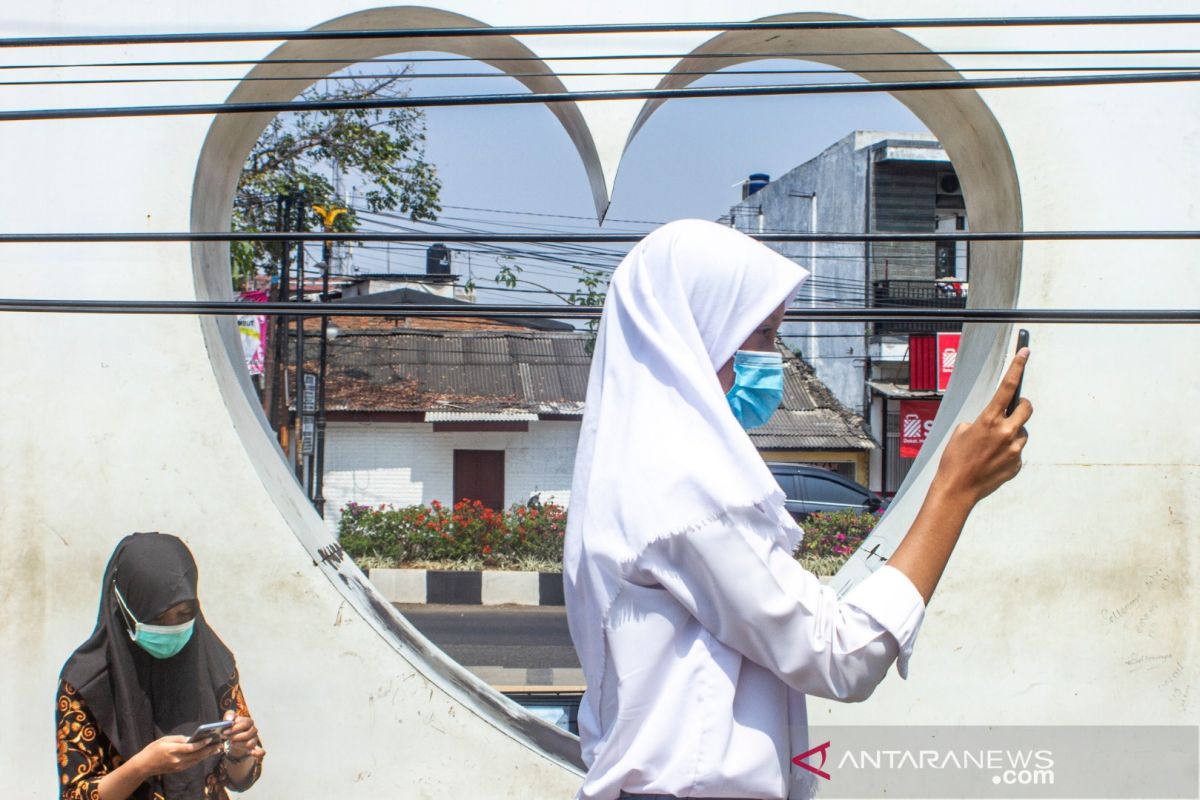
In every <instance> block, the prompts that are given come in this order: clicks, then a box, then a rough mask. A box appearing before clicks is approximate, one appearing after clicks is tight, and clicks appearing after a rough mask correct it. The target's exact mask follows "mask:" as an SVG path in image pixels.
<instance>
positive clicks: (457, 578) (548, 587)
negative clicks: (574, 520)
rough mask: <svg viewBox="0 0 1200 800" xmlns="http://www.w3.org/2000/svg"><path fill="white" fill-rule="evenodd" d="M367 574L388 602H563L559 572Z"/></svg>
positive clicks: (409, 571)
mask: <svg viewBox="0 0 1200 800" xmlns="http://www.w3.org/2000/svg"><path fill="white" fill-rule="evenodd" d="M367 575H368V576H369V577H370V578H371V583H373V584H375V588H376V589H378V590H379V591H380V593H381V594H383V596H384V597H385V598H387V600H388V602H391V603H446V604H451V605H469V606H479V605H483V606H498V605H518V606H561V605H564V600H563V588H562V573H561V572H504V571H500V570H482V571H473V572H466V571H464V572H450V571H443V570H432V569H370V570H367Z"/></svg>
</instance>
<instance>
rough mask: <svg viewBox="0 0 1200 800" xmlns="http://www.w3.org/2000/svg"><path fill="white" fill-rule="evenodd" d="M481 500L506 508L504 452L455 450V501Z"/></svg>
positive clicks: (495, 506)
mask: <svg viewBox="0 0 1200 800" xmlns="http://www.w3.org/2000/svg"><path fill="white" fill-rule="evenodd" d="M464 497H465V498H467V499H469V500H479V501H481V502H482V503H483V504H484V505H485V506H487V507H488V508H491V509H494V510H496V511H500V510H502V509H503V508H504V451H503V450H455V451H454V502H455V503H457V502H458V501H459V500H462V499H463V498H464Z"/></svg>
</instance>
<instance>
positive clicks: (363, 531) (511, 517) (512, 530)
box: [338, 499, 879, 575]
mask: <svg viewBox="0 0 1200 800" xmlns="http://www.w3.org/2000/svg"><path fill="white" fill-rule="evenodd" d="M878 521H879V517H878V515H877V514H860V513H856V512H853V511H834V512H827V513H822V514H813V515H812V516H811V517H809V519H808V520H807V521H806V522H804V523H803V525H802V527H803V528H804V538H803V539H802V540H801V542H800V546H799V547H798V548H797V549H796V553H795V556H796V558H797V559H798V560H799V561H800V563H801V564H802V565H804V567H805V568H806V569H809V570H811V571H813V572H816V573H817V574H822V575H831V574H833V573H834V572H836V571H837V569H838V568H839V567H841V565H842V564H843V563H845V561H846V559H847V558H849V556H850V554H851V553H853V552H854V551H855V549H857V548H858V546H859V545H860V544H861V543H862V540H863V539H865V538H866V536H867V534H869V533H870V532H871V529H872V528H874V527H875V524H876V523H877V522H878ZM566 529H567V511H566V509H565V508H563V507H562V506H559V505H555V504H554V503H541V504H531V505H513V506H511V507H510V508H509V509H508V510H506V511H493V510H492V509H490V508H486V507H484V505H483V503H481V502H479V501H478V500H466V499H464V500H460V501H458V502H457V503H455V504H454V507H453V508H449V507H447V506H444V505H442V504H441V503H439V502H438V501H437V500H434V501H433V502H432V503H430V504H429V505H428V506H423V505H421V506H403V507H401V508H394V507H392V506H389V505H386V504H385V505H381V506H378V507H372V506H364V505H359V504H358V503H347V504H346V506H345V507H343V508H342V518H341V521H340V522H339V523H338V541H339V542H340V543H341V545H342V547H343V548H345V550H346V552H347V553H348V554H349V555H350V556H351V557H352V558H354V559H355V560H357V561H359V562H360V563H361V564H364V565H366V564H369V565H372V566H403V565H408V564H418V563H438V564H447V563H452V564H454V565H461V566H459V567H458V568H462V569H478V568H480V567H485V568H500V569H521V568H523V567H527V566H528V565H529V564H531V563H536V564H559V565H561V564H562V557H563V536H564V534H565V533H566Z"/></svg>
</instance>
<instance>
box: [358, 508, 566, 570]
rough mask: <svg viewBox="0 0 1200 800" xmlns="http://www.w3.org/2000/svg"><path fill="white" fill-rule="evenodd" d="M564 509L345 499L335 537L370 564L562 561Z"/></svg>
mask: <svg viewBox="0 0 1200 800" xmlns="http://www.w3.org/2000/svg"><path fill="white" fill-rule="evenodd" d="M566 526H567V513H566V510H565V509H564V508H562V506H558V505H555V504H553V503H540V504H537V505H528V506H524V505H514V506H512V507H511V508H510V509H508V510H507V511H494V510H492V509H490V508H487V507H485V506H484V505H483V503H481V502H480V501H478V500H474V501H472V500H467V499H463V500H460V501H459V502H457V503H455V504H454V507H453V508H448V507H446V506H444V505H442V504H441V503H440V502H438V501H437V500H434V501H433V502H432V503H430V504H429V506H406V507H402V508H393V507H392V506H389V505H386V504H385V505H381V506H379V507H378V508H373V507H371V506H364V505H359V504H358V503H348V504H347V505H346V506H345V507H344V508H343V509H342V518H341V521H340V522H339V523H338V541H339V542H340V543H341V545H342V547H343V548H345V550H346V552H347V553H348V554H349V555H350V556H351V557H353V558H355V559H360V560H362V561H364V562H369V563H373V564H381V563H391V564H395V565H400V564H411V563H414V562H428V561H437V562H440V561H452V562H468V561H482V563H483V564H484V565H485V566H495V567H504V566H508V567H513V566H516V565H518V564H519V563H522V562H529V561H530V560H535V561H552V562H555V563H561V562H562V550H563V544H562V543H563V535H564V534H565V532H566Z"/></svg>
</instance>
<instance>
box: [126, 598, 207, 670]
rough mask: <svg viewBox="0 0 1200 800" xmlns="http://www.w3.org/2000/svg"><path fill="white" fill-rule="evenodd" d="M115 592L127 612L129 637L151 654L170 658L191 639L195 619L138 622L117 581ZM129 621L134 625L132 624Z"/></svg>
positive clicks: (156, 656)
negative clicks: (151, 622) (165, 622)
mask: <svg viewBox="0 0 1200 800" xmlns="http://www.w3.org/2000/svg"><path fill="white" fill-rule="evenodd" d="M113 592H114V593H115V594H116V596H117V602H118V603H120V604H121V610H122V611H123V612H125V617H126V624H127V628H129V630H128V633H129V638H130V639H132V640H133V642H134V644H136V645H137V646H138V647H140V648H142V649H143V650H145V651H146V652H147V653H149V654H150V655H152V656H154V657H155V658H160V659H161V658H170V657H171V656H173V655H176V654H177V653H178V652H179V651H180V650H182V649H183V648H184V646H185V645H186V644H187V643H188V641H190V640H191V638H192V631H193V630H194V629H195V627H196V620H195V619H190V620H188V621H187V622H184V623H183V624H181V625H148V624H146V623H144V622H138V620H137V617H135V616H133V612H131V611H130V610H129V606H127V605H125V598H124V597H121V590H120V589H118V588H117V585H116V584H115V583H114V584H113ZM129 623H132V625H131V626H130V625H129Z"/></svg>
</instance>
